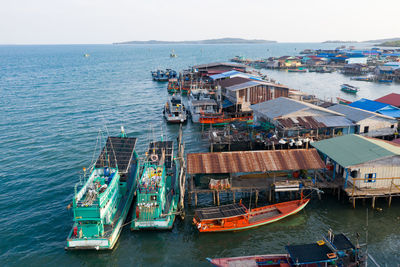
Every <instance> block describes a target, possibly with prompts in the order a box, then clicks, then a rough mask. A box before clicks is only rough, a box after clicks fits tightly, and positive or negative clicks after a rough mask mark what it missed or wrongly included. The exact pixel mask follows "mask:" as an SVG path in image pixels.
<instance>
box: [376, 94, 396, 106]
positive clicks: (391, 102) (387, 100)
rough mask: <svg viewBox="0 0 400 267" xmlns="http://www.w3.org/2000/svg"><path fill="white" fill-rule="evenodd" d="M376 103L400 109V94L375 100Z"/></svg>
mask: <svg viewBox="0 0 400 267" xmlns="http://www.w3.org/2000/svg"><path fill="white" fill-rule="evenodd" d="M375 101H377V102H381V103H385V104H388V105H392V106H395V107H400V94H396V93H391V94H388V95H385V96H383V97H381V98H378V99H375Z"/></svg>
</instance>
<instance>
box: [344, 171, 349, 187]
mask: <svg viewBox="0 0 400 267" xmlns="http://www.w3.org/2000/svg"><path fill="white" fill-rule="evenodd" d="M348 179H349V169H348V168H346V179H345V182H344V189H346V187H347V180H348Z"/></svg>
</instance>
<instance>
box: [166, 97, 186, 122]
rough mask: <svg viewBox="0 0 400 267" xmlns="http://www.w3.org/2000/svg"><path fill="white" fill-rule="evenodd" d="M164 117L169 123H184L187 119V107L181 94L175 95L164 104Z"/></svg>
mask: <svg viewBox="0 0 400 267" xmlns="http://www.w3.org/2000/svg"><path fill="white" fill-rule="evenodd" d="M163 113H164V117H165V119H166V120H167V122H168V123H183V122H185V121H186V118H187V115H186V109H185V106H184V105H183V103H182V97H181V96H180V95H173V96H172V97H171V98H169V99H168V101H167V103H166V104H165V106H164V111H163Z"/></svg>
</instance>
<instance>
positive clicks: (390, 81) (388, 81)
mask: <svg viewBox="0 0 400 267" xmlns="http://www.w3.org/2000/svg"><path fill="white" fill-rule="evenodd" d="M378 82H380V83H392V82H393V80H386V79H380V80H378Z"/></svg>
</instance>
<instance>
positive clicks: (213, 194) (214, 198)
mask: <svg viewBox="0 0 400 267" xmlns="http://www.w3.org/2000/svg"><path fill="white" fill-rule="evenodd" d="M212 194H213V201H214V205H215V191H213V192H212Z"/></svg>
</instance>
